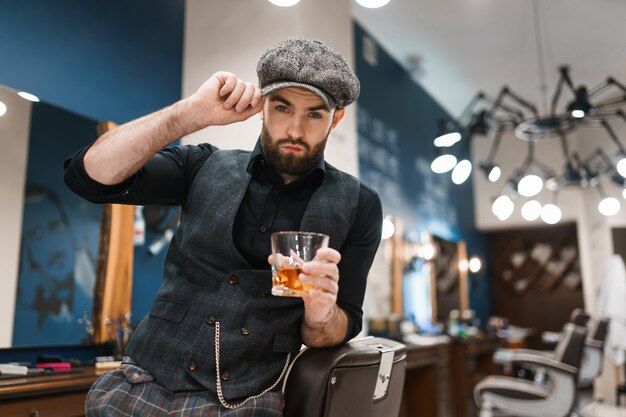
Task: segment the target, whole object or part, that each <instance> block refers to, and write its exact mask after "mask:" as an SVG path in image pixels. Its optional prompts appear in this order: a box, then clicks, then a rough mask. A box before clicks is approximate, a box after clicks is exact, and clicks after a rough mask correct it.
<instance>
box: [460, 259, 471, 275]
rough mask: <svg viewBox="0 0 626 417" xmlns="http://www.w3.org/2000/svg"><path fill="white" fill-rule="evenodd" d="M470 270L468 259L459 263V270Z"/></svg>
mask: <svg viewBox="0 0 626 417" xmlns="http://www.w3.org/2000/svg"><path fill="white" fill-rule="evenodd" d="M468 268H469V262H468V261H467V259H461V260H460V261H459V269H460V270H461V271H463V272H465V271H467V270H468Z"/></svg>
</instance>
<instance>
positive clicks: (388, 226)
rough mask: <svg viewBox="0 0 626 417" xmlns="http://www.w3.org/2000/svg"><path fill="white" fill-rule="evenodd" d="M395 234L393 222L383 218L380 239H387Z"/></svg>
mask: <svg viewBox="0 0 626 417" xmlns="http://www.w3.org/2000/svg"><path fill="white" fill-rule="evenodd" d="M395 232H396V227H395V226H394V225H393V222H392V221H391V219H389V218H387V217H385V218H384V219H383V231H382V235H381V238H382V239H383V240H385V239H389V238H390V237H391V236H393V234H394V233H395Z"/></svg>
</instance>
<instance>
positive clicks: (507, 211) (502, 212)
mask: <svg viewBox="0 0 626 417" xmlns="http://www.w3.org/2000/svg"><path fill="white" fill-rule="evenodd" d="M513 210H515V204H513V200H511V197H509V196H508V195H501V196H500V197H498V198H496V199H495V201H494V202H493V204H492V205H491V212H492V213H493V214H494V215H495V216H496V217H497V218H498V219H500V220H506V219H508V218H509V217H511V214H513Z"/></svg>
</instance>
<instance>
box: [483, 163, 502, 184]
mask: <svg viewBox="0 0 626 417" xmlns="http://www.w3.org/2000/svg"><path fill="white" fill-rule="evenodd" d="M500 175H502V170H501V169H500V167H499V166H497V165H495V166H494V167H493V168H491V171H489V175H488V176H487V178H488V179H489V181H491V182H496V181H498V180H499V179H500Z"/></svg>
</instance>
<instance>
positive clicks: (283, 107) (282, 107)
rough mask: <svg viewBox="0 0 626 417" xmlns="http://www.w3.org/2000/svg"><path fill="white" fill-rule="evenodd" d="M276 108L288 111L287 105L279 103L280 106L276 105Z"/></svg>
mask: <svg viewBox="0 0 626 417" xmlns="http://www.w3.org/2000/svg"><path fill="white" fill-rule="evenodd" d="M276 110H278V111H280V112H285V111H287V106H283V105H278V106H276Z"/></svg>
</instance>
